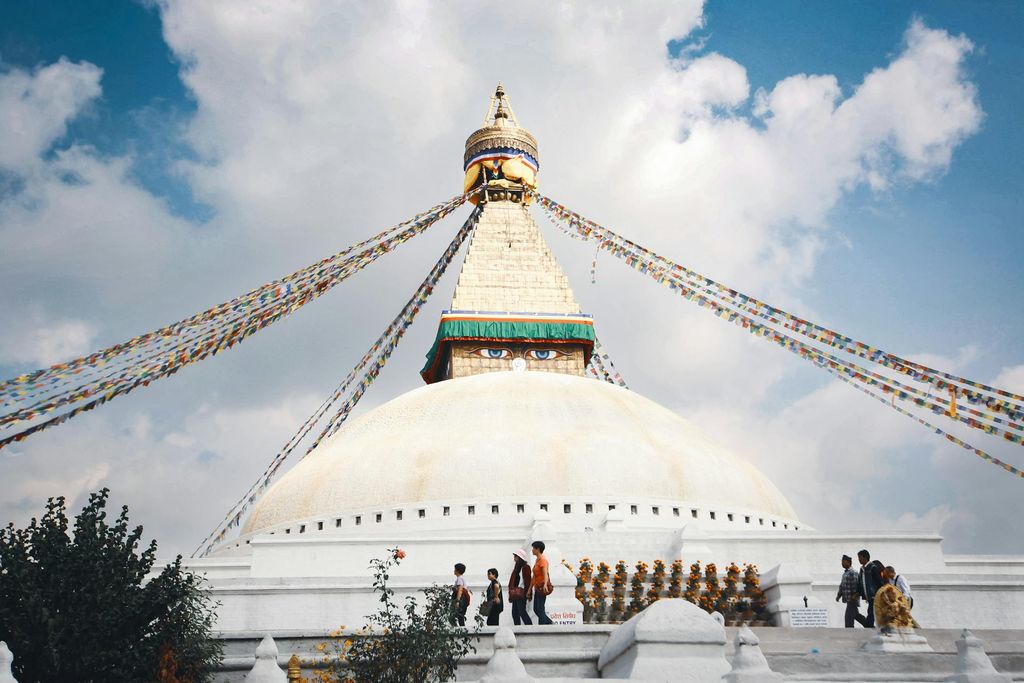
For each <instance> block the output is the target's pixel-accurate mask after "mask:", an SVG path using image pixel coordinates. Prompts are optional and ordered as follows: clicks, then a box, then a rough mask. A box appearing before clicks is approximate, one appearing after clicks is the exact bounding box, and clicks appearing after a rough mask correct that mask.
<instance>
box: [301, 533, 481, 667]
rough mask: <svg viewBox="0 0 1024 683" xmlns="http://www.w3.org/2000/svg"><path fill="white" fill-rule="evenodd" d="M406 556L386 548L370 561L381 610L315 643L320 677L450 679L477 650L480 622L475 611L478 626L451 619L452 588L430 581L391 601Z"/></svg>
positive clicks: (398, 549)
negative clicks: (393, 581)
mask: <svg viewBox="0 0 1024 683" xmlns="http://www.w3.org/2000/svg"><path fill="white" fill-rule="evenodd" d="M405 557H406V553H405V551H404V550H402V549H401V548H397V547H396V548H388V549H387V555H386V556H385V557H384V558H376V559H373V560H371V561H370V568H371V569H372V570H373V577H374V578H373V591H374V592H375V593H376V594H377V596H378V599H379V602H380V608H379V609H378V610H377V613H376V614H371V615H368V616H367V617H366V619H367V624H366V626H364V627H362V628H361V629H358V630H357V631H355V632H354V633H348V632H347V631H346V629H345V627H344V626H342V627H340V628H339V629H337V630H336V631H334V632H332V633H331V634H330V635H331V638H332V639H331V640H330V641H328V642H326V643H321V644H320V645H318V646H317V648H316V649H317V651H318V652H321V653H323V654H324V657H325V660H324V663H325V664H326V666H327V668H326V669H325V670H324V671H323V672H322V673H318V674H317V675H318V676H320V680H321V681H337V682H339V683H347V682H349V681H376V682H379V683H422V682H424V681H438V682H439V681H448V680H451V679H453V678H454V677H455V670H456V669H457V668H458V665H459V661H460V660H461V659H462V658H463V657H464V656H465V655H467V654H468V653H470V652H476V647H475V645H474V642H475V641H476V640H478V639H479V636H477V635H476V633H475V631H478V630H479V628H480V627H481V626H482V625H483V617H482V616H480V615H479V614H477V615H476V624H475V625H476V628H475V629H474V630H473V631H470V630H467V629H466V628H464V627H462V626H456V625H455V623H454V619H453V618H452V617H453V609H454V605H453V602H452V595H451V587H450V586H439V585H437V584H434V585H433V586H430V587H429V588H425V589H423V590H422V591H420V596H419V597H420V598H421V600H422V602H420V600H417V596H413V595H409V596H406V598H405V602H404V604H399V603H398V602H396V600H395V592H394V590H393V589H392V588H390V587H389V586H388V579H389V578H390V575H391V573H392V571H393V570H394V568H395V567H397V566H398V565H399V564H400V563H401V562H402V560H404V559H405Z"/></svg>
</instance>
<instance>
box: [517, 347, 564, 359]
mask: <svg viewBox="0 0 1024 683" xmlns="http://www.w3.org/2000/svg"><path fill="white" fill-rule="evenodd" d="M564 355H565V354H564V353H562V352H561V351H555V350H554V349H530V350H529V351H527V352H526V357H527V358H529V359H531V360H554V359H556V358H561V357H562V356H564Z"/></svg>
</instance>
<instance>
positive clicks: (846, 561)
mask: <svg viewBox="0 0 1024 683" xmlns="http://www.w3.org/2000/svg"><path fill="white" fill-rule="evenodd" d="M840 599H842V601H843V602H845V603H846V615H845V617H844V621H845V624H846V628H853V624H854V622H857V623H859V624H860V625H861V626H865V623H864V622H865V621H866V619H865V618H864V617H863V616H861V613H860V576H859V575H858V574H857V572H856V571H855V570H854V569H853V558H852V557H850V556H849V555H843V578H842V579H840V580H839V591H838V592H837V593H836V602H839V600H840Z"/></svg>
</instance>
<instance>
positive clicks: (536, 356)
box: [473, 347, 565, 361]
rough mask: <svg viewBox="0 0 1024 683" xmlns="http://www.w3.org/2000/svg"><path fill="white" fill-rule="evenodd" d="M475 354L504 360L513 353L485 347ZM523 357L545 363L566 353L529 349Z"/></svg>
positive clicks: (553, 350) (490, 358)
mask: <svg viewBox="0 0 1024 683" xmlns="http://www.w3.org/2000/svg"><path fill="white" fill-rule="evenodd" d="M473 353H475V354H476V355H478V356H480V357H481V358H487V359H489V360H502V359H506V358H511V357H512V351H511V350H510V349H503V348H496V347H483V348H480V349H476V350H475V351H474V352H473ZM523 355H524V356H525V357H526V358H529V359H530V360H539V361H545V360H554V359H556V358H561V357H562V356H564V355H565V353H564V352H562V351H556V350H555V349H527V350H526V352H525V353H524V354H523Z"/></svg>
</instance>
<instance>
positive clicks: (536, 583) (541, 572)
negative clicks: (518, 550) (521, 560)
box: [526, 541, 552, 625]
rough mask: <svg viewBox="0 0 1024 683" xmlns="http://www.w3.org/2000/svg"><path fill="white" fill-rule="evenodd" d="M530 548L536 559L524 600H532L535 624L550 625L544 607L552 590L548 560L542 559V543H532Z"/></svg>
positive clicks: (549, 619)
mask: <svg viewBox="0 0 1024 683" xmlns="http://www.w3.org/2000/svg"><path fill="white" fill-rule="evenodd" d="M531 548H532V550H533V556H534V557H535V558H536V559H535V560H534V562H533V581H532V582H531V583H530V588H529V590H527V591H526V599H527V600H531V599H532V600H533V613H534V614H536V615H537V623H538V624H541V625H545V624H550V623H551V618H550V617H549V616H548V614H547V612H546V611H545V607H544V604H545V603H546V602H547V599H548V594H549V593H551V589H552V586H551V576H550V575H549V574H548V558H546V557H544V541H534V542H533V543H532V544H531Z"/></svg>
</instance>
